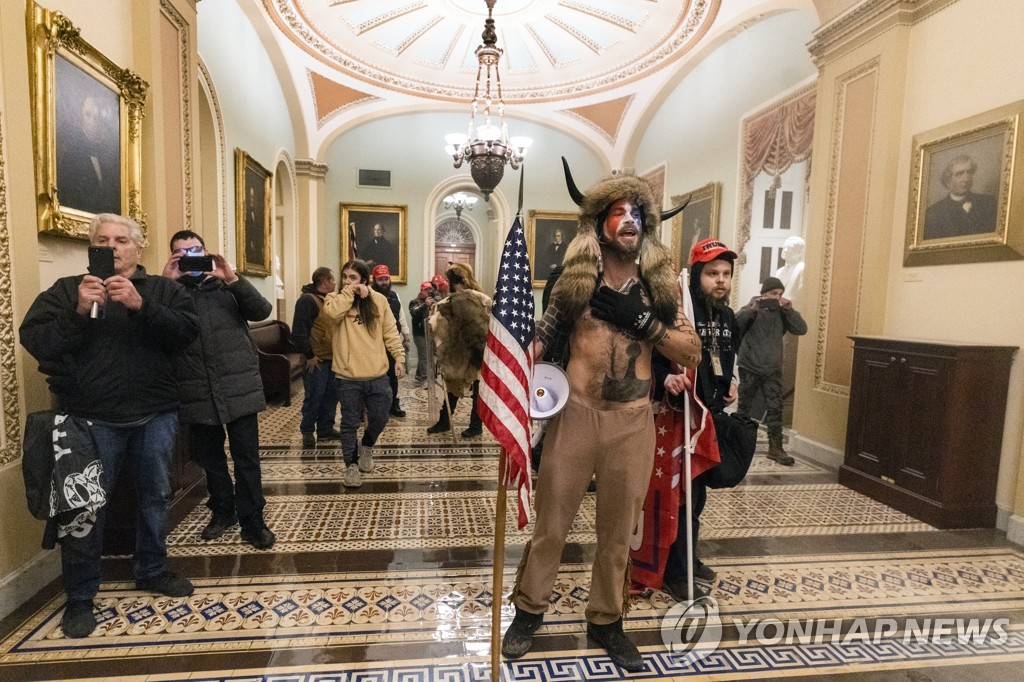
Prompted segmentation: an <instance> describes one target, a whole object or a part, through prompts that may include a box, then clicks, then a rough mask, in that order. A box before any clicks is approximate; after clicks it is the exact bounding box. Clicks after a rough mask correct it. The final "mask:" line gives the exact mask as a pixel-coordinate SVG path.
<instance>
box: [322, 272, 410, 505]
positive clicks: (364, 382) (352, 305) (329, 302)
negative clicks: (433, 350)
mask: <svg viewBox="0 0 1024 682" xmlns="http://www.w3.org/2000/svg"><path fill="white" fill-rule="evenodd" d="M323 314H324V315H325V316H326V317H327V318H328V319H330V320H332V321H333V322H334V339H333V343H332V348H333V356H334V357H333V359H332V362H331V368H332V370H333V371H334V376H335V378H336V379H337V388H338V402H339V403H340V404H341V451H342V454H343V455H344V457H345V481H344V484H345V487H347V488H358V487H359V486H361V485H362V484H363V477H362V474H364V473H369V472H371V471H373V447H374V445H376V443H377V438H378V437H380V434H381V432H382V431H383V430H384V427H385V425H387V423H388V408H390V407H391V398H392V395H391V385H390V383H389V382H388V377H387V373H388V353H390V354H391V356H392V357H393V358H394V359H395V374H396V376H397V377H398V378H399V379H401V378H402V377H403V376H405V348H403V347H402V337H401V335H400V334H399V333H398V326H397V325H396V324H395V316H394V314H393V313H392V312H391V308H390V306H388V300H387V299H386V298H385V297H384V296H383V295H381V294H379V293H377V292H376V291H373V290H372V289H371V288H370V267H369V266H368V265H367V264H366V263H365V262H364V261H361V260H351V261H348V262H347V263H345V264H344V265H343V266H342V267H341V286H340V287H339V289H338V293H336V294H327V297H326V298H325V299H324V307H323ZM364 411H365V412H366V416H367V419H366V429H365V430H364V431H363V437H362V440H361V441H360V442H357V440H356V436H357V431H358V429H359V423H360V421H362V416H363V412H364Z"/></svg>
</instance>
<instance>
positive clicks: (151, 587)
mask: <svg viewBox="0 0 1024 682" xmlns="http://www.w3.org/2000/svg"><path fill="white" fill-rule="evenodd" d="M135 587H137V588H138V589H140V590H143V591H144V592H156V593H157V594H163V595H166V596H168V597H190V596H192V593H193V592H195V589H196V588H195V587H193V586H192V583H191V582H190V581H189V579H188V578H182V577H181V576H180V575H178V574H177V573H175V572H174V571H164V572H162V573H157V574H156V575H151V576H149V577H147V578H137V579H136V580H135Z"/></svg>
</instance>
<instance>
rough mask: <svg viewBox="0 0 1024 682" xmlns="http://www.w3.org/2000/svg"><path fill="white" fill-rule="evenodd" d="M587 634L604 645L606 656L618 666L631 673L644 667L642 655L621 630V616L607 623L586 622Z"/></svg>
mask: <svg viewBox="0 0 1024 682" xmlns="http://www.w3.org/2000/svg"><path fill="white" fill-rule="evenodd" d="M587 634H588V635H590V636H591V637H593V638H594V640H595V641H596V642H597V643H598V644H600V645H601V646H603V647H604V650H605V651H607V652H608V656H609V657H610V658H611V659H612V661H613V662H615V663H616V664H617V665H618V666H619V667H621V668H623V669H625V670H627V671H629V672H631V673H636V672H640V671H641V670H643V669H644V666H645V664H644V657H643V656H641V655H640V650H639V649H637V648H636V644H633V641H632V640H631V639H630V638H629V637H627V636H626V633H624V632H623V631H622V619H621V618H619V619H618V620H617V621H615V622H614V623H609V624H608V625H598V624H597V623H587Z"/></svg>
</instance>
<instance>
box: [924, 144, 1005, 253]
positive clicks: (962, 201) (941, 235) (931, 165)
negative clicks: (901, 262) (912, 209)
mask: <svg viewBox="0 0 1024 682" xmlns="http://www.w3.org/2000/svg"><path fill="white" fill-rule="evenodd" d="M1002 151H1003V136H1002V134H996V135H990V136H988V137H985V138H983V139H980V140H977V139H975V140H971V141H968V142H963V143H960V144H957V145H955V146H950V147H947V148H945V149H942V150H933V151H931V152H930V153H929V152H925V153H927V154H929V157H928V166H927V169H928V170H927V176H926V177H925V178H924V179H923V181H922V194H923V195H924V203H925V205H926V208H925V211H924V223H923V229H922V232H921V233H920V234H921V237H922V238H923V239H925V240H929V239H946V238H949V237H970V236H971V235H979V234H986V233H990V232H995V231H996V228H997V225H996V222H997V216H998V203H999V194H1000V179H1001V177H1002V175H1003V173H1002V170H1003V169H1002V165H1001V164H1002Z"/></svg>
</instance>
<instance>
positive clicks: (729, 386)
mask: <svg viewBox="0 0 1024 682" xmlns="http://www.w3.org/2000/svg"><path fill="white" fill-rule="evenodd" d="M735 260H736V253H735V252H733V251H731V250H729V248H728V247H727V246H726V245H725V244H723V243H722V242H720V241H718V240H717V239H714V238H711V239H705V240H703V241H700V242H697V243H696V244H695V245H694V247H693V249H692V250H691V251H690V296H691V298H692V299H693V327H694V329H695V330H696V332H697V334H698V335H699V336H700V340H701V360H700V364H699V365H697V372H696V378H697V387H696V391H697V397H699V398H700V400H701V402H702V403H704V406H705V407H707V408H708V411H710V412H711V413H712V414H715V413H718V412H722V411H724V410H725V408H726V407H728V406H729V405H731V404H732V403H734V402H735V401H736V397H737V385H736V383H735V382H734V378H735V364H736V352H737V351H738V350H739V341H740V339H739V327H738V326H737V324H736V315H735V314H734V313H733V311H732V308H730V307H729V294H730V293H731V292H732V269H733V263H734V261H735ZM658 366H659V365H657V364H656V365H655V379H656V381H657V382H658V383H659V384H660V385H664V387H665V390H666V391H668V392H669V394H671V395H673V396H675V395H679V394H680V393H682V392H683V391H685V390H689V388H690V386H689V382H688V381H687V379H686V375H684V374H668V376H665V375H664V374H662V373H661V372H660V371H659V370H658ZM691 491H692V496H691V510H692V512H693V513H692V517H691V519H692V528H693V553H692V554H693V576H694V577H695V578H696V579H698V580H701V581H704V582H711V581H713V580H714V579H715V577H716V573H715V571H714V569H712V568H711V567H710V566H707V565H705V564H704V563H703V562H701V560H700V559H699V558H698V557H697V536H698V534H699V532H700V514H701V512H702V511H704V505H705V504H706V503H707V499H708V491H707V485H706V483H705V481H704V477H703V476H698V477H697V478H695V479H693V484H692V488H691ZM685 523H686V515H685V514H683V513H682V512H680V514H679V528H678V532H677V534H676V541H675V542H674V543H672V546H671V547H669V553H668V562H667V563H666V564H665V579H664V582H663V585H664V589H665V591H666V592H668V593H669V594H670V595H672V596H673V597H675V598H676V599H678V600H680V601H682V600H684V599H686V584H687V577H686V574H687V566H686V564H687V561H686V554H687V552H686V526H685ZM693 591H694V595H693V596H694V597H695V598H696V597H706V596H707V595H708V592H707V591H706V590H705V589H704V588H702V587H700V586H699V585H694V590H693Z"/></svg>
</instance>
